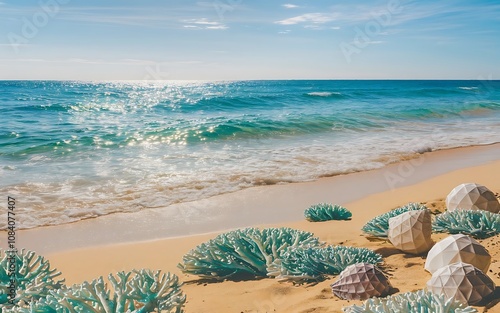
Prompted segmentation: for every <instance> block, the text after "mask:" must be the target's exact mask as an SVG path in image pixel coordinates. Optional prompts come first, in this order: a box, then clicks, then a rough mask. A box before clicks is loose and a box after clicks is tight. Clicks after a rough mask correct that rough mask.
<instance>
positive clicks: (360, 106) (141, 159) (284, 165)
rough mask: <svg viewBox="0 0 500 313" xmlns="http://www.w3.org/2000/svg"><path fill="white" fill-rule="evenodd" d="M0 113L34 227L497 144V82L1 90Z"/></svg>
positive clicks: (23, 209)
mask: <svg viewBox="0 0 500 313" xmlns="http://www.w3.org/2000/svg"><path fill="white" fill-rule="evenodd" d="M0 114H1V115H0V116H1V123H0V194H2V195H4V196H5V197H7V196H11V197H15V198H16V205H17V207H16V210H17V215H16V216H17V223H18V225H17V226H18V227H19V228H33V227H40V226H45V225H57V224H62V223H69V222H75V221H78V220H81V219H86V218H93V217H97V216H101V215H106V214H112V213H116V212H136V211H140V210H147V209H149V208H157V207H165V206H168V205H169V204H173V203H179V202H186V201H192V200H197V199H202V198H207V197H211V196H214V195H218V194H222V193H228V192H234V191H237V190H241V189H243V188H248V187H252V186H260V185H272V184H285V183H292V182H302V181H310V180H314V179H317V178H320V177H327V176H333V175H339V174H344V173H350V172H356V171H363V170H369V169H375V168H380V167H383V166H385V165H387V164H389V163H392V162H396V161H399V160H403V159H407V158H410V157H414V156H415V155H418V154H420V153H423V152H428V151H433V150H438V149H446V148H454V147H462V146H470V145H482V144H490V143H495V142H500V81H379V80H377V81H363V80H359V81H358V80H349V81H343V80H328V81H327V80H325V81H322V80H303V81H300V80H291V81H228V82H196V81H189V82H184V81H158V82H151V81H133V82H132V81H130V82H129V81H127V82H78V81H0ZM6 227H7V219H6V218H5V219H0V228H1V229H6Z"/></svg>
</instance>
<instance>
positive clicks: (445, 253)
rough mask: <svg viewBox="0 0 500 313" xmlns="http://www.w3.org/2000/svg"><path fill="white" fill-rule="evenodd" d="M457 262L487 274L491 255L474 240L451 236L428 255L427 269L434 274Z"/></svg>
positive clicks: (465, 236)
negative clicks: (470, 265)
mask: <svg viewBox="0 0 500 313" xmlns="http://www.w3.org/2000/svg"><path fill="white" fill-rule="evenodd" d="M455 262H464V263H468V264H472V265H473V266H475V267H477V268H479V269H480V270H481V271H483V272H485V273H486V272H487V271H488V268H489V267H490V263H491V255H490V254H489V253H488V251H487V250H486V248H484V247H483V246H482V245H481V244H480V243H479V242H477V241H476V240H474V239H473V238H471V237H469V236H467V235H462V234H456V235H451V236H448V237H446V238H445V239H443V240H441V241H440V242H438V243H436V244H435V245H434V247H432V249H431V250H430V251H429V253H428V254H427V260H426V261H425V269H426V270H427V271H429V272H430V273H434V272H435V271H437V270H438V269H440V268H442V267H444V266H447V265H449V264H451V263H455Z"/></svg>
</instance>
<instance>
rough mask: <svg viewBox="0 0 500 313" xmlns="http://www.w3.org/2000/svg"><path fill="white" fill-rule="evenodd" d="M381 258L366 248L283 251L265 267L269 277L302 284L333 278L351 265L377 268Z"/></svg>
mask: <svg viewBox="0 0 500 313" xmlns="http://www.w3.org/2000/svg"><path fill="white" fill-rule="evenodd" d="M381 262H382V256H381V255H380V254H378V253H375V252H373V251H372V250H370V249H366V248H354V247H345V246H328V247H305V248H304V247H299V248H292V249H288V250H286V251H285V252H284V253H283V254H282V255H281V258H280V259H277V260H275V261H274V262H273V264H272V265H271V266H269V269H268V271H269V274H268V275H269V276H272V277H276V278H278V279H280V280H292V281H296V282H302V281H306V280H321V279H324V278H325V276H326V275H337V274H339V273H340V272H342V271H343V270H344V269H345V268H346V267H347V266H349V265H352V264H355V263H370V264H378V263H381Z"/></svg>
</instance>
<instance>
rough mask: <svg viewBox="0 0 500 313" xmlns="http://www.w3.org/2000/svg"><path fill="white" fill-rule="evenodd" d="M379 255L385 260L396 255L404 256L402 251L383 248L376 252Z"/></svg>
mask: <svg viewBox="0 0 500 313" xmlns="http://www.w3.org/2000/svg"><path fill="white" fill-rule="evenodd" d="M375 252H377V253H378V254H380V255H382V257H383V258H387V257H390V256H391V255H395V254H403V252H401V251H400V250H398V249H396V248H394V247H382V248H378V249H376V250H375Z"/></svg>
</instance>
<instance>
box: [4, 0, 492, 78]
mask: <svg viewBox="0 0 500 313" xmlns="http://www.w3.org/2000/svg"><path fill="white" fill-rule="evenodd" d="M499 51H500V2H498V1H480V0H476V1H474V0H470V1H459V0H457V1H455V0H450V1H427V0H419V1H407V0H383V1H377V0H372V1H363V0H338V1H334V0H329V1H327V0H320V1H312V0H307V1H306V0H297V1H292V0H283V1H274V0H206V1H204V0H202V1H191V0H162V1H160V0H142V1H131V0H114V1H111V0H109V1H103V0H85V1H84V0H39V1H34V0H30V1H28V0H0V79H60V80H119V79H127V80H173V79H175V80H185V79H189V80H191V79H193V80H240V79H500V57H499V56H500V52H499Z"/></svg>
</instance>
